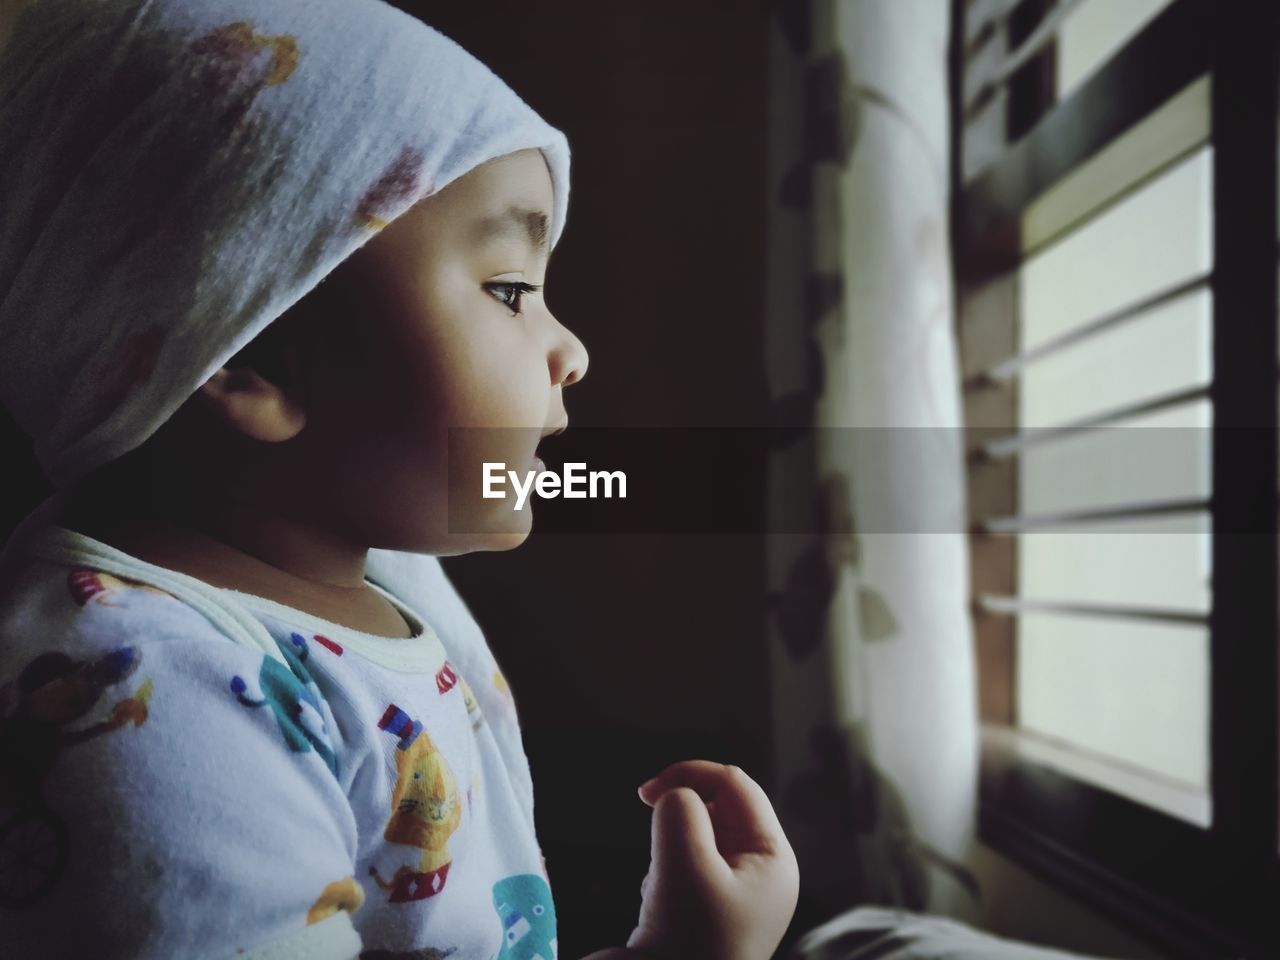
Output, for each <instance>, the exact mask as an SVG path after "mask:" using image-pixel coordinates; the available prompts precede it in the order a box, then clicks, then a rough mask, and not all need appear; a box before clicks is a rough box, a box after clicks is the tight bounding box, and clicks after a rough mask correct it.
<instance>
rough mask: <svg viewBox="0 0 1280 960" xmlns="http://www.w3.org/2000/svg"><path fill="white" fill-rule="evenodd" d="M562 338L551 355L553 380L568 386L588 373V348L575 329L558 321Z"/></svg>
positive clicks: (559, 384) (562, 385) (557, 383)
mask: <svg viewBox="0 0 1280 960" xmlns="http://www.w3.org/2000/svg"><path fill="white" fill-rule="evenodd" d="M557 326H559V328H560V331H559V333H560V338H559V341H558V342H557V344H556V348H555V350H554V351H553V352H552V356H551V382H552V383H553V384H556V385H557V386H561V387H567V386H568V385H569V384H571V383H577V382H578V381H579V380H581V379H582V378H583V377H585V376H586V375H587V348H586V347H584V346H583V345H582V341H581V340H579V339H578V338H577V337H576V336H575V335H574V334H573V331H571V330H569V328H568V327H565V326H564V325H563V324H560V323H559V322H558V321H557Z"/></svg>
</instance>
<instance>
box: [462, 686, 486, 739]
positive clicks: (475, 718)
mask: <svg viewBox="0 0 1280 960" xmlns="http://www.w3.org/2000/svg"><path fill="white" fill-rule="evenodd" d="M458 687H459V689H461V690H462V702H463V703H464V704H466V707H467V716H469V717H470V718H471V729H472V730H479V729H480V724H482V723H484V714H483V713H481V712H480V704H479V702H478V701H477V700H476V695H475V694H474V693H472V692H471V686H470V685H469V684H468V683H467V681H466V680H465V679H464V678H462V677H459V678H458Z"/></svg>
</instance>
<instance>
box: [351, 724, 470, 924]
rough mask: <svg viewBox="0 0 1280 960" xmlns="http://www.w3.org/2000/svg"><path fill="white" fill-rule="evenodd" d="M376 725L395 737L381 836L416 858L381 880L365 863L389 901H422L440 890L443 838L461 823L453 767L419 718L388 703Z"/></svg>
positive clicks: (446, 862) (444, 867)
mask: <svg viewBox="0 0 1280 960" xmlns="http://www.w3.org/2000/svg"><path fill="white" fill-rule="evenodd" d="M378 728H379V729H380V730H385V731H387V732H388V733H390V734H391V735H392V736H394V737H397V738H398V743H397V744H396V773H397V779H396V787H395V791H394V792H393V793H392V795H391V818H390V819H389V820H388V821H387V826H386V829H385V830H384V831H383V833H382V835H383V837H385V838H386V839H387V840H388V841H389V842H391V843H399V844H404V845H406V846H410V847H417V848H418V849H419V850H421V851H422V856H421V857H420V859H419V862H418V864H417V869H413V868H410V867H401V868H400V869H399V870H397V871H396V872H395V875H394V876H392V878H391V879H390V880H383V879H382V877H381V876H380V875H379V874H378V871H377V868H376V867H370V868H369V874H370V875H371V876H372V877H373V878H374V880H375V881H376V882H377V884H378V886H379V887H380V888H382V889H383V890H385V891H387V892H388V893H389V894H390V897H389V899H390V901H391V902H392V903H406V902H410V901H414V900H425V899H426V898H427V897H433V896H435V895H436V894H437V893H439V892H440V891H441V890H443V889H444V885H445V881H446V880H447V879H448V876H449V867H450V865H451V864H452V862H453V858H452V857H451V856H450V854H449V849H448V842H449V837H450V836H452V835H453V832H454V831H455V830H457V829H458V825H459V823H461V821H462V810H461V807H460V806H459V804H458V788H457V785H456V784H455V782H454V779H453V771H451V770H450V769H449V764H448V763H446V762H445V759H444V755H443V754H442V753H440V751H439V750H437V749H436V746H435V744H434V743H432V742H431V738H430V737H429V736H427V734H426V732H425V731H424V730H423V729H422V724H421V722H419V721H417V720H413V719H411V718H410V717H409V715H408V714H406V713H405V712H404V711H403V710H401V709H400V708H399V707H397V706H396V705H395V704H394V703H393V704H391V705H390V706H389V707H387V709H386V712H385V713H383V715H382V719H381V720H379V721H378Z"/></svg>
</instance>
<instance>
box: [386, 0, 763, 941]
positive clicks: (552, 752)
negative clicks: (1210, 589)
mask: <svg viewBox="0 0 1280 960" xmlns="http://www.w3.org/2000/svg"><path fill="white" fill-rule="evenodd" d="M397 5H398V6H400V7H401V8H402V9H405V10H408V11H409V12H411V13H414V14H415V15H418V16H420V17H421V18H422V19H424V20H426V21H427V22H428V23H430V24H431V25H432V26H434V27H436V28H437V29H439V30H441V31H442V32H443V33H445V34H447V35H448V36H450V37H452V38H453V39H455V40H456V41H458V43H460V44H461V45H462V46H463V47H465V48H466V49H467V50H469V51H470V52H471V53H473V54H475V55H476V56H477V57H479V58H480V59H481V60H482V61H484V62H485V63H486V64H488V65H489V66H490V67H491V68H492V69H493V70H494V72H495V73H497V74H498V75H499V76H500V77H502V78H503V79H504V80H505V81H507V83H509V84H510V85H511V87H512V88H513V89H515V90H516V91H517V92H518V93H519V94H520V95H521V96H522V97H523V98H524V99H525V101H526V102H528V103H529V105H530V106H532V107H533V108H534V109H535V110H537V111H538V112H539V113H540V114H541V115H542V116H543V117H544V118H546V120H547V121H548V122H549V123H551V124H553V125H555V126H557V127H559V128H560V129H561V130H563V131H564V132H565V135H566V136H567V137H568V139H569V145H570V149H571V151H572V162H571V173H570V176H571V183H572V191H571V193H570V196H569V217H568V221H567V225H566V229H565V232H564V235H563V236H562V238H561V240H560V243H559V244H558V246H557V247H556V250H555V252H554V254H553V256H552V259H551V265H550V268H549V270H548V275H547V300H548V303H549V304H550V306H551V308H552V310H553V311H554V312H555V313H556V316H557V317H558V318H559V319H560V320H561V322H563V323H564V324H565V325H566V326H568V327H569V328H570V329H572V330H573V331H574V332H575V333H576V334H577V335H578V336H579V337H580V338H581V339H582V341H583V343H584V344H585V345H586V347H587V350H588V352H589V354H590V369H589V370H588V373H587V376H586V378H585V379H584V380H583V381H582V383H581V384H579V385H575V386H573V387H572V388H571V389H569V390H568V391H566V393H565V403H566V406H567V408H568V411H569V420H570V428H569V433H570V434H572V432H573V429H574V428H575V427H601V428H604V427H615V428H616V427H738V426H742V427H748V426H760V425H762V424H765V423H766V422H767V421H768V393H767V387H766V383H765V378H764V353H763V346H762V339H763V329H764V296H765V258H766V234H765V216H766V209H767V183H766V166H765V164H766V144H767V140H766V134H767V131H766V117H767V114H766V109H767V99H766V98H767V82H768V74H767V67H768V60H767V54H768V32H767V29H768V10H767V8H766V6H765V5H764V4H758V3H757V4H752V3H746V4H744V3H732V2H702V3H680V2H673V0H664V2H657V3H654V2H650V3H645V4H634V5H633V4H622V3H600V2H592V0H573V2H556V3H548V4H529V3H515V2H501V0H496V2H483V3H468V4H440V3H430V4H428V3H420V2H419V3H414V2H401V3H398V4H397ZM567 437H568V435H566V439H567ZM606 466H607V465H606ZM739 482H741V483H744V484H747V485H750V486H752V487H754V488H756V489H762V479H761V478H759V477H755V478H752V477H749V476H748V477H741V478H739ZM543 526H544V525H543V524H539V530H541V529H542V528H543ZM445 567H446V569H447V570H448V572H449V574H450V576H451V577H452V579H453V581H454V583H455V584H456V585H457V587H458V590H459V591H460V592H461V593H462V594H463V596H464V597H465V598H466V600H467V602H468V603H469V604H470V606H471V609H472V611H473V612H474V614H475V616H476V619H477V620H479V622H480V624H481V626H483V627H484V629H485V632H486V636H487V637H488V639H489V643H490V646H491V647H492V648H493V651H494V654H495V655H496V656H497V657H498V660H499V663H500V664H501V665H502V668H503V670H504V671H505V672H506V674H507V676H508V678H509V680H510V681H511V685H512V688H513V690H514V691H515V696H516V702H517V704H518V706H519V710H520V717H521V722H522V724H523V726H524V736H525V746H526V749H527V751H528V754H529V762H530V765H531V767H532V770H533V778H534V787H535V791H536V806H535V814H536V817H537V821H538V829H539V839H540V842H541V843H542V847H543V852H544V854H545V856H546V860H547V870H548V872H549V874H550V876H551V882H552V889H553V890H554V893H555V899H556V910H557V912H558V920H559V931H560V955H561V956H562V957H565V958H571V960H576V958H578V957H580V956H582V955H583V954H584V953H587V952H589V951H591V950H596V949H600V948H602V947H606V946H611V945H621V944H623V943H624V942H625V940H626V937H627V935H628V933H629V932H630V930H631V928H632V926H633V925H634V924H635V920H636V915H637V911H638V909H639V905H640V882H641V880H642V879H643V877H644V873H645V870H646V868H647V865H648V856H649V808H648V807H646V806H645V805H644V804H643V803H641V802H640V800H639V799H638V798H637V796H636V792H635V791H636V787H637V786H638V785H639V784H640V783H641V782H643V781H644V780H646V779H648V778H649V777H650V776H652V775H653V774H655V773H657V772H658V771H659V770H660V769H661V768H662V767H663V766H664V765H665V764H667V763H669V762H673V761H675V760H678V759H683V758H685V757H703V758H707V759H713V760H720V761H723V762H734V763H738V764H739V765H741V766H743V767H744V768H745V769H746V770H747V771H748V772H749V773H751V774H752V775H753V776H755V778H756V779H757V780H758V781H760V782H761V783H762V784H763V785H765V786H766V788H771V784H770V783H769V779H770V777H769V736H770V734H769V719H770V717H769V714H770V710H769V688H768V685H767V650H766V641H767V620H766V617H765V613H764V595H765V557H764V542H763V540H762V539H761V538H759V537H752V536H747V535H730V534H725V535H702V536H699V535H689V534H685V535H669V534H656V533H654V534H643V533H628V534H617V533H612V534H603V533H602V534H595V535H593V534H583V533H573V534H555V533H550V532H546V533H543V532H539V533H537V534H535V536H533V537H532V538H530V540H528V541H527V542H526V543H525V544H524V545H523V546H522V547H520V548H519V549H518V550H515V551H512V552H510V553H503V554H472V555H470V556H466V557H459V558H453V559H448V560H446V561H445Z"/></svg>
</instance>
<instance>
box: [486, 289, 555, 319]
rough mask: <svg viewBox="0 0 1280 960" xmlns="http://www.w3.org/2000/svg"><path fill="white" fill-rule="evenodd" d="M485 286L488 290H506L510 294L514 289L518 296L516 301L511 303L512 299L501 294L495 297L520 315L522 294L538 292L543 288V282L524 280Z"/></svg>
mask: <svg viewBox="0 0 1280 960" xmlns="http://www.w3.org/2000/svg"><path fill="white" fill-rule="evenodd" d="M484 286H485V289H486V290H505V291H507V292H508V294H510V292H511V291H514V292H515V297H516V299H515V303H511V302H510V301H508V300H507V298H506V297H501V296H498V297H495V298H494V299H496V300H497V301H498V302H499V303H502V304H504V305H505V306H506V307H507V309H509V310H514V311H515V312H516V314H517V315H519V313H520V298H521V296H523V295H524V294H526V293H537V292H538V291H539V290H541V289H542V285H541V284H533V283H524V282H520V283H486V284H485V285H484Z"/></svg>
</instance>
